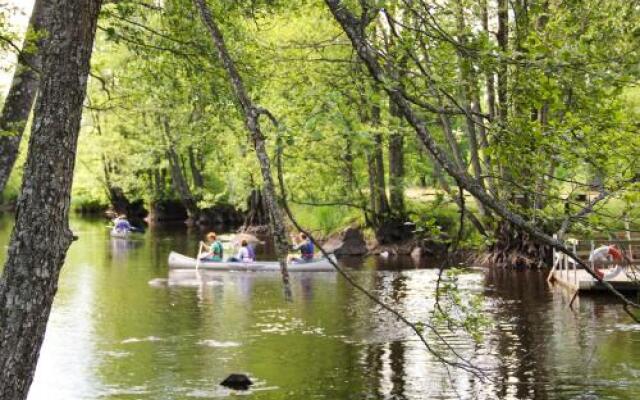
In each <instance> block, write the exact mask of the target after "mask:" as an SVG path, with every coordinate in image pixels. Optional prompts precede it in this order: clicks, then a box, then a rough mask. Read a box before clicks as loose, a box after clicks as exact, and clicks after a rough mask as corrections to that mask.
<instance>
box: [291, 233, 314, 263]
mask: <svg viewBox="0 0 640 400" xmlns="http://www.w3.org/2000/svg"><path fill="white" fill-rule="evenodd" d="M293 250H299V251H300V257H295V258H292V259H291V262H294V263H304V262H309V261H313V253H314V252H315V247H314V245H313V242H311V240H309V238H308V237H307V235H305V234H304V233H302V232H301V233H300V235H298V239H297V243H296V244H295V245H294V246H293Z"/></svg>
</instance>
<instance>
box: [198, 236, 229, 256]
mask: <svg viewBox="0 0 640 400" xmlns="http://www.w3.org/2000/svg"><path fill="white" fill-rule="evenodd" d="M207 241H208V242H209V243H208V244H207V246H208V247H209V252H208V253H206V254H204V255H203V256H201V257H200V259H201V260H206V261H222V256H223V249H222V243H221V242H220V241H219V240H218V237H217V236H216V233H215V232H209V233H207Z"/></svg>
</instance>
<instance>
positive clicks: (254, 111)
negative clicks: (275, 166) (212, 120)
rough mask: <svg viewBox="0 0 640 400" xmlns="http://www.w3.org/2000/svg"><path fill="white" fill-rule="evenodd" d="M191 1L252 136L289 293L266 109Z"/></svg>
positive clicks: (205, 11)
mask: <svg viewBox="0 0 640 400" xmlns="http://www.w3.org/2000/svg"><path fill="white" fill-rule="evenodd" d="M193 2H194V4H195V6H196V8H197V9H198V10H199V11H200V16H201V17H202V22H203V23H204V25H205V26H206V28H207V30H208V31H209V34H210V35H211V39H212V41H213V43H214V45H215V47H216V49H217V51H218V58H219V59H220V62H221V63H222V66H223V67H224V69H225V70H226V71H227V74H228V75H229V80H230V82H231V86H232V87H233V90H234V92H235V95H236V98H237V100H238V102H239V103H240V105H241V108H242V113H243V115H244V118H245V126H246V127H247V130H248V131H249V133H250V134H251V138H252V140H253V145H254V148H255V151H256V156H257V158H258V162H259V164H260V172H261V173H262V185H263V189H262V192H263V195H264V199H265V202H266V204H267V208H268V209H269V216H270V221H271V228H272V230H273V234H274V236H275V242H276V254H277V256H278V259H279V260H280V271H281V273H282V279H283V281H284V284H285V291H286V292H287V293H289V292H290V286H289V271H288V270H287V260H286V257H287V254H288V252H289V241H288V239H287V231H286V228H285V225H284V218H283V215H282V210H281V209H280V207H279V206H278V203H277V197H276V188H275V185H274V183H273V177H272V176H271V163H270V160H269V154H268V153H267V148H266V144H265V137H264V135H263V134H262V130H261V128H260V121H259V119H260V115H261V113H266V110H263V109H260V108H258V107H257V106H256V105H255V104H253V102H252V101H251V99H250V98H249V96H248V94H247V91H246V89H245V87H244V83H243V81H242V78H241V77H240V74H239V73H238V70H237V68H236V65H235V62H234V61H233V59H232V58H231V55H230V54H229V51H228V50H227V46H226V44H225V42H224V38H223V37H222V32H220V29H219V28H218V26H217V24H216V22H215V20H214V19H213V16H212V15H211V10H209V7H207V5H206V3H205V1H204V0H193ZM269 116H270V117H271V118H273V116H272V115H270V114H269Z"/></svg>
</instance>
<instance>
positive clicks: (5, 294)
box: [0, 0, 101, 400]
mask: <svg viewBox="0 0 640 400" xmlns="http://www.w3.org/2000/svg"><path fill="white" fill-rule="evenodd" d="M49 4H50V7H48V9H47V13H46V15H45V16H44V19H43V28H44V29H45V30H46V31H47V33H48V36H47V38H46V40H45V41H44V43H43V53H42V76H41V85H40V96H39V97H38V101H37V103H36V107H35V113H34V123H33V129H32V132H31V138H30V140H29V152H28V155H27V161H26V165H25V170H24V179H23V183H22V192H21V194H20V197H19V199H18V206H17V210H16V224H15V227H14V229H13V233H12V234H11V241H10V244H9V250H8V256H7V261H6V263H5V266H4V271H3V274H2V278H1V279H0V399H2V400H18V399H25V398H26V397H27V393H28V390H29V386H30V385H31V382H32V380H33V374H34V372H35V367H36V362H37V360H38V354H39V352H40V346H41V344H42V340H43V339H44V334H45V329H46V326H47V320H48V318H49V313H50V311H51V304H52V303H53V298H54V295H55V293H56V290H57V287H58V277H59V274H60V269H61V268H62V264H63V262H64V259H65V255H66V253H67V249H68V248H69V245H70V244H71V241H72V233H71V230H70V229H69V221H68V216H69V203H70V192H71V183H72V180H73V168H74V165H75V153H76V148H77V140H78V133H79V129H80V120H81V116H82V102H83V99H84V97H85V93H86V88H87V76H88V73H89V59H90V57H91V50H92V46H93V40H94V36H95V30H96V23H97V18H98V12H99V10H100V6H101V0H58V1H55V2H49Z"/></svg>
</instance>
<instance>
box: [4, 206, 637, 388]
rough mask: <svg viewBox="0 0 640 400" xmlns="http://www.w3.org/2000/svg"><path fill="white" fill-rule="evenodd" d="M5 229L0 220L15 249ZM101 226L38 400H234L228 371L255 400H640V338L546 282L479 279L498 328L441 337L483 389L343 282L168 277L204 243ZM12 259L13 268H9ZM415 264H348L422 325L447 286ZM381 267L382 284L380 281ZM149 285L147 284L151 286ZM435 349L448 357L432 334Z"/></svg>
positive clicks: (470, 286) (73, 290)
mask: <svg viewBox="0 0 640 400" xmlns="http://www.w3.org/2000/svg"><path fill="white" fill-rule="evenodd" d="M9 225H10V223H9V220H8V219H7V218H4V219H0V240H4V242H3V243H2V244H5V243H6V241H7V240H8V235H9ZM103 225H104V223H103V222H102V221H87V220H81V219H76V220H73V221H72V227H73V229H74V231H75V232H77V233H78V234H79V236H80V240H79V241H77V242H75V243H74V244H73V245H72V247H71V250H70V252H69V255H68V257H67V263H66V265H65V267H64V269H63V272H62V277H61V283H60V290H59V293H58V295H57V297H56V302H55V304H54V308H53V312H52V316H51V321H50V324H49V327H48V329H47V336H46V339H45V343H44V346H43V349H42V353H41V359H40V364H39V365H38V370H37V373H36V378H35V381H34V385H33V388H32V391H31V393H30V399H32V400H39V399H54V400H55V399H65V400H66V399H96V398H105V399H130V398H131V399H134V398H135V399H158V398H165V399H169V398H170V399H193V398H211V397H224V396H231V395H233V394H232V393H231V392H229V391H228V390H226V389H223V388H220V387H219V386H218V385H217V384H218V382H220V381H221V380H222V379H223V378H224V377H225V376H226V375H227V374H228V373H230V372H246V373H249V374H250V375H251V376H252V378H254V380H255V381H256V382H257V384H256V386H255V388H254V389H252V391H251V392H250V393H249V394H248V396H249V397H250V398H255V399H303V398H304V399H306V398H327V399H458V398H462V399H518V400H520V399H550V400H556V399H585V398H598V399H633V398H638V396H640V386H639V385H638V377H640V343H639V342H640V326H639V325H637V324H633V323H631V321H630V320H629V318H628V316H626V314H624V312H623V311H622V310H621V309H620V308H619V307H618V306H617V305H615V304H614V303H613V302H612V301H611V300H610V299H609V300H607V299H602V298H584V297H583V298H581V299H580V301H579V302H578V303H576V304H575V305H574V310H573V311H572V310H570V309H569V308H568V302H569V299H568V297H567V296H566V295H565V294H563V293H562V292H560V291H556V290H550V288H549V287H548V286H547V283H546V281H545V278H546V276H545V274H544V273H543V272H539V271H528V272H518V273H514V272H510V271H488V272H486V273H485V272H484V271H476V272H472V273H468V274H463V275H462V276H460V280H459V286H460V287H461V295H462V296H463V297H464V296H466V295H468V294H471V293H474V294H478V293H482V294H483V295H484V296H485V303H484V313H485V315H486V316H488V317H489V318H490V320H491V324H490V326H489V327H488V328H487V329H486V331H485V332H484V335H483V338H482V340H481V341H480V342H479V343H475V342H473V341H472V340H471V339H470V338H469V337H468V336H467V335H465V334H463V333H461V332H449V331H447V330H446V328H445V327H443V326H439V327H438V329H439V332H440V333H441V334H442V335H443V337H445V338H446V339H447V341H448V342H449V343H450V344H451V345H452V346H454V347H455V349H456V351H458V352H459V353H460V354H461V355H462V356H463V357H465V358H468V359H471V360H473V362H474V363H475V364H477V365H480V366H482V367H483V368H484V369H485V370H486V371H488V374H489V378H490V379H488V380H485V381H481V380H479V379H478V378H477V377H476V376H474V375H473V374H470V373H468V372H464V371H461V370H455V369H447V368H445V367H443V365H442V364H441V363H440V362H438V361H437V360H435V359H434V357H433V356H431V355H430V354H429V353H428V352H426V351H425V349H424V346H423V345H422V344H421V343H420V342H419V341H418V340H417V339H416V337H415V336H414V335H412V333H411V331H410V330H409V329H408V328H407V327H405V326H404V325H403V324H401V323H400V322H398V321H397V320H396V319H394V318H391V317H390V316H389V314H388V313H387V312H385V311H384V310H381V309H380V308H379V307H376V306H374V305H372V304H371V302H370V301H369V300H368V299H367V298H365V297H364V296H362V295H361V294H359V293H358V292H356V291H355V290H354V289H353V288H352V287H350V286H349V285H348V284H347V283H346V282H345V281H344V280H343V279H341V278H340V277H339V276H337V275H336V274H334V273H308V274H292V287H293V294H294V295H293V301H292V302H286V301H284V299H283V295H282V287H281V282H280V277H279V275H278V274H277V273H275V274H269V273H254V274H248V273H211V272H204V271H202V272H201V273H200V275H199V276H196V275H195V274H194V273H193V272H185V271H182V272H174V271H171V272H169V271H168V270H167V266H166V258H167V256H168V254H169V252H170V251H171V250H176V251H180V252H183V253H187V254H190V253H193V251H194V247H195V246H194V244H195V243H197V240H198V238H199V237H198V234H197V233H190V232H187V231H182V230H178V231H176V230H153V229H152V230H150V231H149V232H147V233H146V234H145V235H144V236H143V237H142V238H141V240H140V241H139V242H135V243H133V244H130V243H127V244H119V243H118V244H114V243H113V242H112V240H111V238H110V237H109V235H108V230H107V229H106V228H104V227H103ZM2 257H4V255H2ZM403 262H404V261H398V260H396V261H395V262H394V261H392V260H391V259H389V260H380V259H378V260H376V259H368V260H366V261H365V262H364V263H362V262H358V261H357V260H347V261H346V262H345V263H351V264H352V265H353V266H355V267H357V269H356V270H354V272H353V275H354V276H355V278H356V279H357V280H358V282H359V283H360V284H362V285H363V286H364V287H366V288H368V289H370V290H372V291H375V292H376V293H377V294H378V295H379V296H380V297H381V298H383V299H385V301H387V302H389V303H390V304H393V305H394V307H396V308H398V309H399V310H401V311H402V312H403V313H404V314H405V315H407V316H408V317H409V319H410V320H412V321H428V320H429V318H430V316H431V310H432V308H433V301H434V300H433V290H434V283H435V278H436V274H437V272H436V271H435V270H433V269H416V266H415V265H413V264H411V265H409V264H406V265H409V268H410V269H408V270H403V269H401V268H400V267H402V266H403V265H404V264H403ZM381 269H384V270H381ZM150 282H151V284H150ZM426 335H427V337H428V339H429V341H430V343H431V344H432V345H433V347H434V348H435V349H436V350H438V351H440V352H442V353H443V354H448V355H449V356H451V355H450V353H447V349H446V347H445V346H444V344H443V343H441V342H440V341H438V339H437V338H436V336H435V335H434V333H433V332H431V331H428V330H427V331H426ZM589 396H591V397H589Z"/></svg>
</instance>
